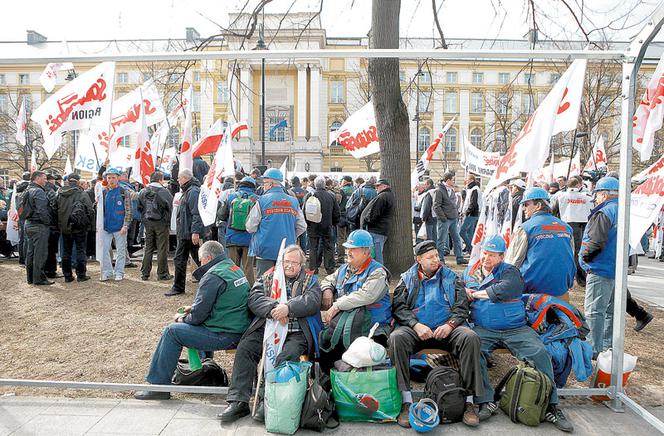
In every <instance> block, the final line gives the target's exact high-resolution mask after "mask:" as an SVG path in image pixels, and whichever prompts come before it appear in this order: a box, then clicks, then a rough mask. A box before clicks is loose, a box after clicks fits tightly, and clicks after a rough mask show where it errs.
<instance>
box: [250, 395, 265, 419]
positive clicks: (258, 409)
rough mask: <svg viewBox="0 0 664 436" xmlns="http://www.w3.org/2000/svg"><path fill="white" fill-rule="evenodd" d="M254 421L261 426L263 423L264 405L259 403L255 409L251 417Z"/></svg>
mask: <svg viewBox="0 0 664 436" xmlns="http://www.w3.org/2000/svg"><path fill="white" fill-rule="evenodd" d="M252 418H253V419H254V421H256V422H260V423H261V424H262V423H264V422H265V404H263V402H262V401H261V402H260V403H258V407H256V413H255V414H254V416H253V417H252Z"/></svg>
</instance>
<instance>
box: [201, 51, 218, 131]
mask: <svg viewBox="0 0 664 436" xmlns="http://www.w3.org/2000/svg"><path fill="white" fill-rule="evenodd" d="M214 74H215V61H203V62H201V135H204V134H205V132H206V131H207V129H208V128H210V126H211V125H212V124H213V123H214V96H215V92H216V89H215V86H214V80H213V79H212V77H213V75H214Z"/></svg>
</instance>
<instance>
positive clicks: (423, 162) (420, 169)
mask: <svg viewBox="0 0 664 436" xmlns="http://www.w3.org/2000/svg"><path fill="white" fill-rule="evenodd" d="M454 120H456V117H452V119H451V120H449V121H448V122H447V124H445V127H443V130H442V131H441V132H440V133H439V134H438V136H436V139H435V140H434V141H433V142H432V143H431V145H429V148H427V149H426V151H425V152H424V154H423V155H422V158H421V159H420V160H419V162H417V165H415V169H414V170H413V172H412V173H411V175H410V187H411V188H414V187H415V186H417V181H418V180H419V179H420V177H422V176H423V175H424V173H425V172H426V170H427V168H429V162H431V160H432V159H433V154H434V153H435V152H436V150H437V149H438V144H440V142H441V141H442V140H443V137H445V133H447V131H448V130H449V129H450V127H451V126H452V123H453V122H454Z"/></svg>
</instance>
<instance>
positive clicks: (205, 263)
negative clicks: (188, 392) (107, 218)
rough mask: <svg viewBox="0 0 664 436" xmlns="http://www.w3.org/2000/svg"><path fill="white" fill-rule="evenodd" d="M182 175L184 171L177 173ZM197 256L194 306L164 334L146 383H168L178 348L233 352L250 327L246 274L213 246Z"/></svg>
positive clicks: (143, 396)
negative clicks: (196, 285) (196, 283)
mask: <svg viewBox="0 0 664 436" xmlns="http://www.w3.org/2000/svg"><path fill="white" fill-rule="evenodd" d="M184 171H188V170H183V171H181V172H180V174H182V173H183V172H184ZM200 254H201V263H202V266H201V267H200V268H198V269H197V270H196V271H194V273H193V275H194V277H196V278H197V279H198V280H200V282H199V284H198V290H197V291H196V298H195V299H194V304H193V305H192V306H185V307H184V308H182V311H178V313H177V314H175V317H174V319H173V321H174V322H173V323H172V324H170V325H168V326H167V327H166V328H165V329H164V332H163V333H162V335H161V339H160V340H159V344H158V345H157V349H156V350H155V352H154V354H153V355H152V362H151V363H150V370H149V372H148V375H147V376H146V377H145V379H146V380H147V381H148V383H150V384H157V385H169V384H171V380H172V378H173V374H174V373H175V368H176V366H177V364H178V359H179V358H180V353H181V352H182V347H187V348H193V349H196V350H199V351H207V352H209V351H216V350H227V349H229V348H234V347H235V346H236V345H237V344H238V343H239V342H240V338H241V337H242V334H243V333H244V331H245V330H246V329H247V327H248V326H249V323H250V322H251V314H250V313H249V308H248V307H247V298H248V295H249V284H248V283H247V278H246V277H245V276H244V273H242V271H241V270H240V268H238V267H237V266H236V265H235V264H234V263H233V261H231V260H230V259H228V258H226V255H225V254H224V247H223V245H221V244H220V243H219V242H217V241H208V242H206V243H205V244H203V245H202V246H201V248H200ZM134 397H135V398H137V399H139V400H168V399H169V398H170V397H171V394H170V392H155V391H139V392H136V393H135V394H134Z"/></svg>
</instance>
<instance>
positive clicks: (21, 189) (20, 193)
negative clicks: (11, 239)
mask: <svg viewBox="0 0 664 436" xmlns="http://www.w3.org/2000/svg"><path fill="white" fill-rule="evenodd" d="M29 185H30V173H29V172H27V171H26V172H24V173H23V175H22V176H21V181H20V182H18V183H17V184H16V185H15V186H14V190H15V191H16V210H17V211H18V210H20V209H21V203H22V201H23V198H24V197H25V193H26V192H27V191H28V186H29ZM18 237H19V239H18V263H19V265H25V253H26V243H25V218H23V217H21V215H20V214H19V217H18Z"/></svg>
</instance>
